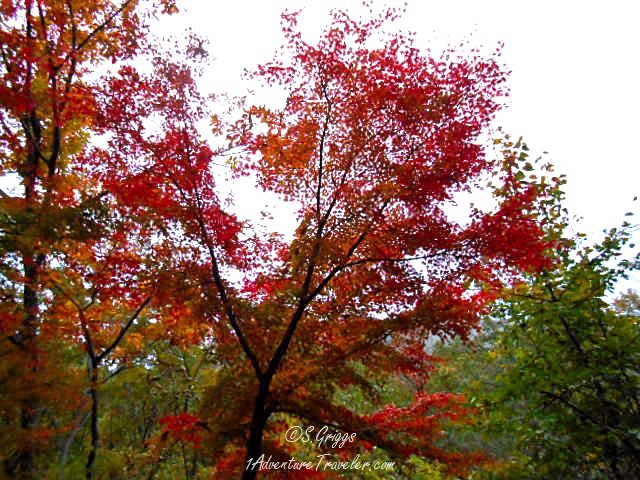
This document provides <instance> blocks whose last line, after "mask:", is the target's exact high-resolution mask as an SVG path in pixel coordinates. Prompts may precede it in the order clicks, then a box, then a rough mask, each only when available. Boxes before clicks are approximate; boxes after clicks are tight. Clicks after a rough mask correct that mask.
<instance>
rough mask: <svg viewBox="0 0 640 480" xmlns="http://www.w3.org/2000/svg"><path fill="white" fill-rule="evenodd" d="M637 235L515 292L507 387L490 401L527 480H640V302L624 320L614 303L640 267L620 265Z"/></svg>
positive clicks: (578, 252)
mask: <svg viewBox="0 0 640 480" xmlns="http://www.w3.org/2000/svg"><path fill="white" fill-rule="evenodd" d="M629 228H630V225H626V226H625V227H624V228H622V229H613V230H611V231H610V232H609V234H608V235H607V237H606V238H605V240H604V241H602V243H600V244H599V245H596V246H595V247H583V248H581V249H577V248H576V249H575V250H573V249H570V248H565V249H563V250H561V251H560V253H559V255H560V257H561V262H558V264H557V265H556V268H554V269H552V270H547V271H545V272H544V273H542V274H539V275H537V276H534V277H533V278H532V279H531V280H530V282H528V283H527V284H524V285H521V286H520V287H518V288H516V289H515V290H514V291H513V293H512V296H511V297H510V298H509V301H508V303H506V304H505V305H504V306H503V308H501V309H500V310H499V311H498V318H499V319H500V321H501V324H502V327H501V330H502V331H501V332H500V336H499V343H498V346H497V351H498V352H499V353H500V355H501V357H499V361H498V364H499V365H500V367H501V368H500V369H501V370H502V371H501V375H500V378H501V381H500V383H501V385H500V387H499V388H498V389H497V390H496V391H495V392H494V395H492V396H490V397H489V398H492V399H493V402H495V403H494V407H493V408H494V410H495V412H494V415H495V417H494V418H495V420H498V421H500V420H503V421H504V423H503V426H504V425H506V427H503V428H506V429H507V431H508V432H509V433H510V434H511V436H512V437H513V438H514V439H515V440H516V448H517V449H518V450H520V451H521V452H523V453H525V454H526V456H527V457H528V461H527V462H526V463H527V467H526V468H525V469H524V471H523V473H522V475H523V476H524V477H525V478H540V476H545V477H547V478H567V477H572V478H619V479H623V478H634V477H637V476H638V475H639V474H640V442H639V440H638V434H637V433H638V428H639V426H640V423H639V422H640V412H639V403H638V399H639V392H640V390H639V388H640V384H639V383H638V379H639V378H640V372H639V371H638V365H639V363H638V360H639V355H640V350H639V349H638V342H637V340H638V338H639V333H640V332H639V331H638V316H637V310H634V309H633V299H634V295H633V294H631V295H626V296H623V297H622V298H621V299H620V300H619V301H618V302H617V303H618V304H619V305H621V306H622V308H620V309H619V310H618V311H616V310H615V309H614V308H613V307H612V306H611V305H610V304H609V303H608V302H607V301H606V300H605V295H606V294H607V293H609V292H611V291H612V290H613V288H614V286H615V285H616V282H617V280H619V279H620V278H623V277H624V276H625V275H626V274H627V273H628V272H630V271H632V270H634V269H637V268H638V266H640V264H639V262H638V257H636V258H635V259H634V260H632V261H629V260H622V261H619V262H618V264H617V265H616V263H615V261H616V257H618V256H619V255H620V253H621V250H622V249H623V247H624V246H625V244H627V243H628V242H629V240H630V229H629ZM625 305H626V307H624V306H625Z"/></svg>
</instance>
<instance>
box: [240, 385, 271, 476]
mask: <svg viewBox="0 0 640 480" xmlns="http://www.w3.org/2000/svg"><path fill="white" fill-rule="evenodd" d="M270 384H271V379H266V378H262V379H260V387H259V390H258V395H257V396H256V403H255V407H254V409H253V417H252V419H251V426H250V428H249V441H248V442H247V456H246V458H245V462H244V472H243V474H242V480H254V479H255V478H256V477H257V476H258V471H259V469H260V464H259V463H258V464H255V462H256V461H258V458H259V457H260V455H262V437H263V435H264V429H265V426H266V425H267V421H268V420H269V416H270V412H269V411H268V409H267V400H268V398H269V387H270Z"/></svg>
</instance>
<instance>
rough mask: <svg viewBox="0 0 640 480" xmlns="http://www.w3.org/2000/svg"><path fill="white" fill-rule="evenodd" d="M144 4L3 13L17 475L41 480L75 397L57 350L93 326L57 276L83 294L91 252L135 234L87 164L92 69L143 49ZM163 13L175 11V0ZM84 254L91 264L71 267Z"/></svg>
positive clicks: (6, 410)
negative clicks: (64, 303) (69, 306)
mask: <svg viewBox="0 0 640 480" xmlns="http://www.w3.org/2000/svg"><path fill="white" fill-rule="evenodd" d="M138 3H139V2H138V1H137V0H122V1H121V2H117V1H109V0H89V1H85V0H83V1H78V0H24V1H17V0H9V1H3V2H2V4H1V6H0V15H1V23H0V176H2V178H3V183H4V187H3V188H5V189H7V186H9V187H12V188H11V190H7V191H4V190H1V191H0V195H1V198H0V211H1V215H2V223H1V228H2V231H1V233H2V237H1V251H0V255H1V256H2V270H1V273H0V275H1V284H2V285H1V287H0V288H1V289H2V293H1V294H2V306H1V307H0V331H1V332H2V335H3V340H2V347H1V355H2V362H3V363H2V366H3V368H2V384H3V388H4V389H6V390H7V393H8V394H7V395H4V394H3V397H4V399H3V408H2V423H3V439H2V443H3V448H2V450H3V451H2V460H3V468H4V472H5V474H6V475H7V476H9V477H10V478H26V479H29V478H42V475H41V473H39V471H38V458H37V452H38V451H39V450H41V449H44V445H45V444H46V443H47V442H46V440H47V439H49V438H50V437H51V435H52V431H53V423H55V422H53V423H52V422H51V420H52V419H54V420H55V414H54V413H52V412H55V411H56V408H59V407H60V404H65V403H68V402H67V399H68V398H69V395H68V393H69V392H68V391H67V392H66V393H63V392H64V391H63V390H60V385H61V384H65V383H66V379H68V378H69V377H66V379H65V377H62V376H60V370H61V368H62V364H61V363H59V362H62V361H63V360H62V357H60V356H58V357H56V354H55V352H59V350H60V348H62V347H61V343H63V342H65V341H68V342H69V343H74V342H76V341H77V340H78V338H79V335H81V333H80V332H81V330H84V331H85V333H86V332H87V331H89V330H87V329H86V328H89V325H87V324H82V322H80V323H78V322H77V318H74V316H73V315H68V316H67V317H64V316H63V317H60V316H59V315H58V314H59V312H60V308H59V307H60V302H59V301H58V299H59V297H60V295H61V289H60V278H59V277H57V276H56V275H55V274H54V275H51V274H52V273H55V272H56V271H58V272H60V271H65V272H66V274H68V275H66V276H67V277H69V278H75V279H76V280H77V281H78V283H79V285H84V286H85V287H86V286H87V285H89V284H90V283H91V279H90V278H89V276H91V275H93V276H94V278H99V277H100V273H98V272H96V271H95V268H96V267H97V266H96V262H95V261H94V260H95V258H92V257H95V255H99V253H98V250H96V249H95V248H94V247H95V246H96V245H98V244H100V242H103V243H105V244H107V245H112V246H115V248H121V246H122V243H123V242H122V241H120V240H118V239H117V238H116V237H114V235H120V234H122V232H123V231H124V232H128V228H123V227H122V222H120V227H119V228H115V227H114V226H113V225H114V224H110V225H107V224H106V223H105V222H104V221H103V220H104V218H110V219H111V220H113V218H115V217H114V216H113V215H112V213H113V212H110V206H109V202H108V200H107V199H106V196H108V195H107V193H106V192H103V191H101V190H100V185H98V184H97V183H96V182H95V181H93V179H91V178H90V177H88V176H87V175H86V172H85V170H84V169H83V168H82V165H83V162H84V161H85V160H86V155H85V154H86V148H87V146H88V142H89V139H90V138H92V135H94V134H95V133H96V121H97V117H98V111H97V108H96V95H97V94H98V92H99V88H98V85H100V80H99V74H98V72H97V71H96V70H97V68H96V65H98V64H100V63H106V64H112V63H117V62H126V61H128V60H130V59H132V58H133V57H134V56H135V55H137V54H138V53H139V52H140V51H141V50H143V49H144V47H145V43H146V40H145V36H146V35H145V20H146V19H145V16H147V15H149V14H150V13H152V12H151V11H150V10H149V11H148V12H146V13H144V14H142V13H140V12H139V10H140V9H139V5H138ZM158 6H159V7H160V8H161V9H162V10H164V11H166V12H173V11H174V10H175V6H174V5H173V2H172V1H170V0H162V1H161V2H159V4H158ZM100 133H103V132H100ZM107 238H110V239H109V240H105V239H107ZM84 249H88V250H87V251H86V252H85V254H83V250H84ZM81 259H84V260H91V261H94V262H93V264H92V265H90V264H84V265H82V267H81V268H78V269H77V270H76V271H75V272H72V270H73V269H74V268H75V266H77V265H80V264H82V260H81ZM121 266H122V265H121ZM82 275H85V276H87V275H89V276H87V277H86V278H84V279H83V278H81V276H82ZM132 275H135V273H132ZM129 280H130V279H127V278H120V279H119V280H118V281H119V282H120V284H121V285H122V284H123V282H124V283H126V282H127V281H129ZM87 282H89V283H87ZM96 288H97V287H96ZM100 288H101V292H103V293H104V292H106V291H107V290H108V288H110V287H105V288H104V289H102V287H100ZM116 290H117V288H116V289H114V290H112V291H111V292H110V294H111V295H117V296H119V297H120V302H122V303H130V304H131V305H127V307H128V308H131V307H132V308H133V310H135V308H136V300H138V299H137V298H136V299H134V298H133V297H135V295H133V297H132V296H131V295H123V294H122V292H116ZM84 293H87V292H84ZM94 293H95V290H94ZM140 296H141V297H142V298H144V295H140ZM64 297H65V298H66V299H67V300H70V299H74V301H75V302H76V304H77V306H78V308H79V309H80V310H82V309H84V308H85V307H86V308H88V307H87V305H88V303H86V302H91V301H92V298H91V296H90V295H89V296H88V297H87V296H83V294H81V293H80V292H67V293H65V295H64ZM93 300H95V298H94V299H93ZM112 300H113V299H111V300H109V301H112ZM56 303H57V307H56V308H55V309H54V308H52V305H54V304H56ZM138 305H139V303H138ZM56 310H57V312H58V313H56ZM81 324H82V325H81ZM76 327H77V328H76ZM85 327H86V328H85ZM85 338H86V335H85ZM116 339H117V336H114V338H113V339H112V341H115V340H116ZM105 342H106V344H107V345H109V342H107V341H106V340H105ZM87 347H88V348H89V349H90V347H91V342H89V343H88V345H87ZM94 353H95V352H94ZM96 354H97V355H100V354H101V353H100V352H98V353H96ZM92 385H94V386H95V382H94V384H92ZM76 393H77V392H76ZM56 396H57V398H56ZM71 397H73V395H71ZM63 398H64V399H65V400H64V401H63V400H62V399H63ZM71 403H72V404H73V403H74V402H71ZM76 407H77V402H76ZM70 408H75V407H71V406H70Z"/></svg>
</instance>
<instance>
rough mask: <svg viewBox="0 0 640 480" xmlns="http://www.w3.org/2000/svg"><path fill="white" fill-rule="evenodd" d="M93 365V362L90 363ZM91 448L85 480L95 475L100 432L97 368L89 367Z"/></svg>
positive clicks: (90, 479) (91, 479)
mask: <svg viewBox="0 0 640 480" xmlns="http://www.w3.org/2000/svg"><path fill="white" fill-rule="evenodd" d="M92 363H93V362H92ZM89 393H90V395H91V448H90V450H89V455H88V456H87V467H86V478H87V480H93V479H94V478H95V474H96V471H95V469H96V467H95V460H96V456H97V454H98V443H99V441H100V432H99V430H98V366H97V365H91V387H90V390H89Z"/></svg>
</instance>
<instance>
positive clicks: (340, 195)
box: [104, 10, 547, 479]
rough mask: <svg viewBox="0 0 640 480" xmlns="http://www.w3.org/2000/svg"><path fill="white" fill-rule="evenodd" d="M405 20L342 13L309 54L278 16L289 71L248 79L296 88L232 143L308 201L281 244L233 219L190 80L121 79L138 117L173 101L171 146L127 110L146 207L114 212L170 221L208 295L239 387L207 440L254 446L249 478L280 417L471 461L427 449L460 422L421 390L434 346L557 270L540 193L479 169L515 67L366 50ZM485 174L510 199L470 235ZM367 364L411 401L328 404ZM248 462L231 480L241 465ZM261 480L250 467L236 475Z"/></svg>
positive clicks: (212, 321) (177, 75) (207, 307)
mask: <svg viewBox="0 0 640 480" xmlns="http://www.w3.org/2000/svg"><path fill="white" fill-rule="evenodd" d="M394 15H395V13H394V11H393V10H390V11H389V12H388V13H387V14H386V15H383V16H382V17H381V18H378V19H374V20H371V21H368V22H356V21H353V20H352V19H350V18H349V17H348V16H347V15H346V14H344V13H341V12H336V13H334V18H333V23H332V24H331V25H330V26H329V27H328V28H327V29H326V30H325V32H324V34H323V36H322V38H321V39H320V41H319V42H318V43H317V44H315V45H312V44H309V43H306V42H305V41H304V40H303V39H302V37H301V35H300V33H299V32H298V31H297V29H296V21H297V15H296V14H287V15H284V16H283V20H284V33H285V36H286V39H287V50H286V52H287V53H288V54H289V55H288V56H287V57H286V58H287V59H288V60H286V61H274V62H272V63H269V64H265V65H263V66H261V67H260V68H258V70H257V71H256V72H255V73H254V77H255V78H258V79H262V80H264V81H265V83H266V84H268V85H272V86H274V87H278V88H282V89H285V90H286V91H287V93H288V95H287V100H286V103H285V105H284V106H282V108H280V109H269V108H266V107H260V106H255V107H249V108H247V109H246V111H245V114H244V116H243V117H242V118H241V119H240V120H238V121H237V122H235V123H233V124H232V125H231V127H230V129H229V132H230V133H229V139H230V141H231V144H232V146H233V147H235V148H241V149H243V150H242V152H243V153H241V154H239V155H238V156H237V157H238V158H237V159H236V162H235V168H236V171H237V172H238V173H239V174H244V173H249V174H252V175H255V177H256V178H257V181H258V183H259V186H260V187H261V188H262V189H264V190H266V191H270V192H275V193H276V194H278V195H280V196H281V198H282V199H283V200H284V201H292V202H296V204H297V205H299V211H298V221H299V226H298V228H297V230H296V232H295V235H294V238H293V240H292V241H291V242H290V243H288V244H287V243H286V242H284V241H283V240H282V239H281V237H279V236H277V235H269V236H266V237H264V236H260V235H258V234H255V233H252V231H251V230H250V229H249V228H247V227H248V225H247V224H246V223H245V224H243V223H240V222H238V220H237V219H236V218H235V217H234V216H232V215H229V214H227V213H225V212H224V211H223V210H222V208H221V206H220V202H219V200H218V198H217V196H216V190H215V183H214V177H213V174H212V168H211V166H212V159H213V156H214V152H212V150H211V149H209V148H208V147H207V146H206V144H205V142H203V141H202V140H200V139H199V137H198V135H197V133H196V132H197V128H196V122H197V119H198V108H197V104H198V102H199V100H200V99H199V97H198V96H197V94H196V93H195V92H194V89H193V88H192V87H193V85H194V83H193V80H192V79H191V77H190V76H189V75H188V74H187V71H186V70H181V69H180V68H179V67H178V66H177V65H174V64H171V65H170V64H166V65H164V66H163V67H162V68H165V69H167V70H166V72H167V73H166V75H164V76H160V77H156V78H163V79H164V83H163V82H161V83H159V84H158V83H147V81H146V80H144V79H142V78H139V77H138V76H137V74H133V73H130V72H126V71H123V72H121V75H122V81H123V82H124V83H126V84H128V85H136V87H135V88H136V92H127V91H126V90H118V91H119V92H121V95H122V101H124V99H125V97H126V98H127V99H128V101H130V99H131V98H132V95H133V94H135V95H137V96H135V97H134V98H136V99H138V98H139V99H140V108H141V109H143V110H144V109H145V108H152V107H153V106H154V105H158V104H160V103H162V102H167V100H161V99H170V100H169V102H170V104H169V106H170V108H171V109H172V113H173V116H171V117H167V118H164V119H163V120H162V122H163V123H162V135H161V136H157V137H155V138H153V137H145V136H144V135H143V134H141V133H140V132H142V131H144V128H143V125H141V123H140V120H139V118H140V117H139V115H138V113H137V112H132V113H131V114H130V124H131V126H130V127H129V128H127V129H125V130H124V131H122V130H121V131H120V132H119V133H120V134H119V135H118V136H117V137H114V142H119V143H116V144H114V146H116V147H117V148H116V150H117V151H119V152H128V153H126V154H125V155H123V156H122V158H121V161H122V162H123V163H124V164H126V163H129V162H131V159H132V158H133V157H135V158H144V161H143V165H142V166H141V168H140V173H139V175H136V176H135V177H133V178H131V179H129V182H130V183H131V182H135V184H136V186H137V187H138V188H139V189H140V190H141V191H142V190H143V191H144V192H145V193H144V195H137V196H136V198H135V199H132V198H128V199H127V198H125V199H123V202H125V203H127V204H129V205H130V204H131V203H132V202H137V204H138V205H139V206H140V208H143V209H148V210H149V211H151V212H153V213H152V215H156V216H157V218H158V222H160V223H163V222H164V223H163V225H164V227H165V228H164V229H163V238H164V240H165V241H168V242H169V244H171V245H174V247H173V248H174V250H173V255H174V257H173V258H174V260H173V261H174V262H175V266H177V267H179V269H180V270H181V271H183V272H188V276H189V277H190V285H191V287H192V288H193V289H195V290H193V289H192V290H190V293H191V294H192V295H194V294H195V298H196V299H198V300H199V301H196V302H195V303H196V304H198V306H197V307H196V308H195V309H194V310H193V311H194V312H195V313H197V315H199V316H200V317H199V318H200V321H201V322H204V323H206V324H207V325H208V326H209V328H210V332H211V334H213V335H214V337H215V342H216V348H217V349H218V351H219V352H220V354H221V357H222V358H224V359H225V360H224V363H225V368H229V369H230V370H231V372H232V373H231V374H229V375H227V376H224V377H223V378H222V379H221V380H219V381H218V383H217V384H216V385H215V387H213V388H212V390H211V392H210V395H209V396H208V402H207V401H205V402H204V403H203V405H202V415H203V417H206V418H207V419H208V423H209V425H210V426H212V425H214V424H216V425H217V427H215V428H214V427H213V426H212V431H213V433H212V436H215V435H216V434H218V435H219V436H220V437H223V438H226V439H227V441H226V443H224V444H218V448H220V449H221V451H220V452H219V453H222V450H224V451H226V452H227V453H229V448H228V447H229V445H228V442H229V441H231V440H229V438H235V439H236V440H235V441H237V442H239V443H238V444H239V445H241V444H242V443H243V442H245V441H246V453H245V464H250V463H251V461H252V460H253V461H255V460H256V459H257V458H259V457H260V455H261V454H262V453H263V451H264V448H266V449H267V450H270V449H271V450H273V449H275V450H273V451H277V450H278V448H280V447H281V446H280V447H278V441H277V435H276V433H277V431H278V428H280V427H278V425H279V424H280V423H281V417H278V415H281V414H287V415H293V416H294V417H297V418H299V419H301V420H302V421H305V422H309V423H310V424H314V422H315V423H318V424H330V425H332V426H334V427H335V428H340V429H342V430H344V431H353V432H358V434H359V438H360V439H361V440H363V441H366V442H367V443H368V444H374V445H379V446H382V447H384V448H386V449H388V450H390V451H393V452H396V453H402V454H403V455H410V454H412V453H417V454H421V455H425V456H428V457H433V458H437V459H440V460H443V461H445V462H446V463H449V464H452V465H453V464H459V465H463V464H465V462H469V461H470V460H471V459H472V458H473V456H472V455H468V456H466V457H465V456H464V455H462V454H460V453H448V452H445V451H443V450H441V449H440V448H438V447H437V446H436V440H437V438H438V437H439V436H440V433H439V432H440V427H439V426H438V425H439V422H440V421H441V420H442V419H445V418H446V419H454V420H456V419H460V418H461V417H463V416H464V414H465V409H464V408H463V406H462V405H461V403H460V400H461V399H460V398H458V397H457V396H455V395H452V394H448V393H435V394H429V393H425V392H423V391H420V390H421V388H422V387H423V386H424V384H425V382H426V381H427V379H428V376H429V372H430V371H431V370H432V369H433V368H434V359H433V358H431V357H430V356H429V355H428V354H427V353H426V349H425V340H426V338H428V337H429V336H430V335H439V336H452V335H461V336H463V337H465V336H467V335H468V334H469V332H470V330H471V329H472V328H474V327H475V326H476V324H477V321H478V316H479V314H480V313H481V312H482V311H483V308H484V307H485V306H486V305H487V302H489V301H491V300H492V299H493V298H494V291H495V286H496V284H497V283H499V282H500V278H503V276H504V274H508V273H514V272H518V271H521V270H523V269H525V270H526V269H535V268H538V267H540V266H541V265H543V264H544V263H545V262H546V260H545V256H544V250H545V248H546V247H547V245H546V244H545V242H544V241H543V240H542V234H541V230H540V228H539V225H538V224H537V220H536V218H535V215H534V207H535V203H536V200H537V198H538V196H539V194H540V193H541V191H540V189H539V186H536V185H525V184H521V183H520V182H519V181H518V177H517V175H516V174H515V171H514V168H515V163H514V162H513V161H507V162H505V163H501V162H500V161H497V160H491V159H489V158H487V157H486V156H485V155H484V152H483V148H482V146H481V143H480V141H479V135H480V134H481V133H482V132H483V131H484V130H485V129H486V128H487V126H488V124H489V122H490V121H491V119H492V118H493V115H494V113H495V112H496V111H497V109H498V108H499V106H500V103H499V100H500V97H501V96H502V95H504V93H505V89H504V80H505V74H504V72H503V71H502V70H501V68H500V66H499V64H498V63H497V62H496V60H495V59H492V58H489V59H483V58H480V57H478V56H475V57H473V58H464V57H453V58H449V59H446V58H442V59H439V58H434V57H430V56H426V55H424V54H423V53H422V52H421V51H420V50H419V49H417V48H415V47H414V45H413V44H412V39H411V38H410V37H408V36H403V35H392V36H390V37H389V38H386V39H385V40H384V42H383V44H382V46H377V47H376V46H371V45H373V42H374V41H375V39H376V35H375V33H376V32H377V31H378V30H379V27H381V26H382V24H383V23H384V22H385V21H387V20H389V19H390V18H391V17H393V16H394ZM449 53H450V54H451V52H449ZM130 75H135V77H131V76H130ZM176 79H180V81H178V82H176ZM111 101H112V103H113V104H114V105H116V106H117V105H118V102H119V101H120V100H118V99H116V100H115V101H114V100H111ZM143 105H146V106H145V107H143ZM114 108H117V107H114ZM162 108H163V109H164V108H166V104H163V107H162ZM109 117H110V118H112V117H113V115H110V116H109ZM118 121H119V122H120V121H121V119H118ZM111 171H126V169H117V168H112V169H111ZM485 174H493V175H494V176H495V177H496V179H497V182H498V183H501V185H502V187H499V188H497V191H498V192H499V195H498V198H499V204H498V205H497V207H496V209H495V211H492V212H481V211H479V210H475V211H473V213H472V215H471V218H470V219H469V221H468V222H467V223H460V222H457V221H455V220H454V219H452V218H451V216H449V215H447V213H446V211H447V208H448V207H450V206H451V205H453V204H454V201H455V196H456V194H458V193H459V192H465V191H469V190H470V189H472V188H473V187H475V186H477V185H478V182H479V181H480V179H481V178H482V176H483V175H485ZM104 181H105V182H107V181H108V179H105V180H104ZM115 181H116V182H117V183H121V182H120V181H119V180H117V179H116V180H115ZM125 194H126V192H123V195H125ZM169 227H171V228H169ZM170 230H171V231H170ZM172 232H173V233H172ZM176 232H177V233H176ZM238 278H240V279H241V280H240V281H238V280H237V279H238ZM487 286H491V288H485V287H487ZM359 365H365V366H366V368H368V369H369V370H370V371H375V372H377V373H380V374H383V375H387V376H391V375H397V374H403V375H405V376H407V377H408V378H411V379H412V382H414V386H415V388H416V389H417V393H416V394H415V399H414V402H413V403H412V404H411V405H409V406H407V407H406V408H395V407H385V408H382V409H381V410H380V411H379V412H378V413H374V414H369V415H365V414H362V413H361V412H354V411H352V410H350V409H349V408H348V407H347V406H345V405H340V404H339V403H337V402H336V400H335V394H336V392H337V391H339V390H340V389H341V388H346V387H348V386H349V385H355V384H360V385H363V384H366V383H367V379H366V378H363V376H362V375H361V374H358V368H359ZM221 399H222V400H221ZM212 410H213V411H212ZM221 410H228V411H225V412H224V413H223V412H222V411H221ZM247 411H250V412H251V414H250V415H247V413H246V412H247ZM279 419H280V420H279ZM270 428H272V435H268V437H267V439H266V440H265V432H267V433H269V429H270ZM223 434H224V435H223ZM234 435H235V437H234ZM245 435H246V436H245ZM274 435H275V436H274ZM212 442H213V444H216V441H215V440H212ZM265 442H266V443H265ZM212 448H214V447H212ZM271 450H270V451H271ZM240 451H241V450H238V451H235V453H232V454H231V455H232V457H233V458H235V463H234V461H231V460H230V459H227V460H225V461H224V462H220V463H221V465H224V468H231V469H233V468H242V466H241V465H240V463H241V462H240V459H241V456H239V455H238V452H240ZM234 465H235V467H234ZM256 475H257V470H256V469H251V468H244V473H243V478H247V479H251V478H255V476H256Z"/></svg>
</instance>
